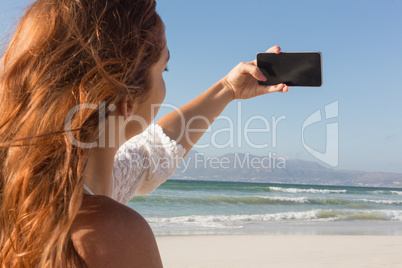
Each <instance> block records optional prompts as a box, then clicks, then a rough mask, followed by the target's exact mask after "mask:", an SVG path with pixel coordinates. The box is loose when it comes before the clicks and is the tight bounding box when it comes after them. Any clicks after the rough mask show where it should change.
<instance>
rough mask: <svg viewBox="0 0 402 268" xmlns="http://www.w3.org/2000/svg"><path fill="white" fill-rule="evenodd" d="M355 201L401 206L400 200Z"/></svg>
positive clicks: (401, 201)
mask: <svg viewBox="0 0 402 268" xmlns="http://www.w3.org/2000/svg"><path fill="white" fill-rule="evenodd" d="M356 201H363V202H368V203H376V204H384V205H397V204H402V200H371V199H356Z"/></svg>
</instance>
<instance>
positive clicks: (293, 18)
mask: <svg viewBox="0 0 402 268" xmlns="http://www.w3.org/2000/svg"><path fill="white" fill-rule="evenodd" d="M157 2H158V12H159V13H160V15H161V16H162V19H163V20H164V22H165V24H166V33H167V39H168V46H169V50H170V53H171V61H170V63H169V64H168V67H169V72H168V73H166V74H165V81H166V84H167V97H166V99H165V103H166V104H170V105H174V106H180V105H183V104H185V103H186V102H188V101H190V100H191V99H193V98H194V97H196V96H197V95H199V94H201V93H202V92H203V91H205V90H206V89H208V88H209V87H210V86H211V85H213V84H214V83H215V82H216V81H218V80H219V79H220V78H221V77H223V76H224V75H226V74H227V73H228V72H229V71H230V70H231V69H232V68H233V67H234V66H236V65H237V64H238V63H239V62H241V61H251V60H253V59H255V55H256V53H257V52H263V51H265V50H266V49H268V48H269V47H270V46H273V45H280V46H281V47H282V51H284V52H296V51H320V52H321V53H322V55H323V81H324V84H323V86H322V87H320V88H291V90H290V92H289V93H287V94H270V95H265V96H260V97H258V98H255V99H250V100H245V101H234V102H233V103H231V104H230V105H229V106H228V107H227V109H226V110H225V111H224V112H223V115H225V116H227V117H228V118H231V120H233V123H234V126H235V128H234V130H235V132H234V134H233V139H234V140H235V141H236V144H235V145H236V146H233V147H230V146H226V147H224V148H216V146H215V147H214V146H209V147H208V148H205V149H199V151H202V152H204V153H205V154H206V155H209V156H215V155H222V154H224V153H228V152H250V153H253V154H257V155H268V154H269V152H271V153H275V154H276V155H277V156H278V157H286V158H300V159H306V160H311V161H316V162H318V163H320V164H323V165H324V166H327V165H326V164H325V163H323V162H322V161H320V160H319V159H316V158H315V157H313V156H312V155H310V154H309V152H307V150H306V149H305V147H304V146H303V143H302V135H301V132H302V125H303V123H304V122H305V120H306V119H307V118H308V117H309V116H310V115H311V114H313V113H314V112H316V111H317V110H320V109H321V110H322V111H324V107H325V106H326V105H328V104H330V103H333V102H334V101H338V111H339V116H338V117H336V118H332V119H329V120H323V121H322V122H318V123H316V124H314V125H311V126H309V127H308V128H306V130H305V133H304V135H305V136H304V138H305V140H304V141H305V143H306V144H308V145H309V146H310V147H311V148H314V149H315V150H317V151H320V152H325V149H326V136H327V133H326V124H327V123H337V124H338V127H339V142H338V145H339V164H338V166H337V167H336V168H337V169H354V170H366V171H385V172H398V173H402V156H401V149H402V126H401V118H402V109H401V106H400V102H401V101H402V75H401V74H402V49H401V48H402V34H401V29H400V28H401V26H402V16H401V15H400V14H401V12H402V1H401V0H394V1H391V0H381V1H369V0H366V1H355V0H349V1H346V0H338V1H322V0H321V1H300V0H299V1H295V0H293V1H290V0H289V1H263V0H258V1H257V0H248V1H245V0H243V1H238V0H231V1H222V0H221V1H218V0H215V1H213V0H204V1H184V0H181V1H178V0H169V1H166V0H159V1H157ZM26 3H28V1H26V0H15V1H13V2H5V3H2V5H1V6H0V19H1V21H0V29H2V30H1V31H0V34H1V36H2V37H4V36H5V34H6V33H7V31H9V30H10V27H12V25H13V23H15V21H16V19H15V18H16V17H18V16H20V15H21V8H23V7H24V6H25V5H26ZM239 103H240V104H239ZM239 105H241V118H242V119H241V121H242V124H240V129H242V128H244V125H245V122H246V121H247V120H248V119H250V118H253V117H254V118H255V116H259V117H260V118H261V117H263V118H266V120H267V121H268V122H269V123H271V128H272V124H273V120H272V117H273V116H274V117H275V118H279V117H286V119H285V120H282V121H281V122H280V123H279V124H278V127H277V131H276V141H277V144H276V146H275V147H273V144H272V142H273V133H272V131H271V133H251V134H250V135H249V136H248V138H249V140H251V141H252V142H253V143H254V144H269V147H268V148H262V149H257V148H252V147H251V146H248V145H247V143H246V142H245V137H244V135H243V134H242V135H239V133H238V128H237V126H238V125H239V120H238V116H237V115H238V113H239ZM169 111H170V109H169V108H162V109H161V111H160V114H159V115H158V116H159V117H160V116H163V115H164V114H166V113H167V112H169ZM322 115H323V117H325V114H324V113H322ZM263 126H264V125H263V121H262V120H253V121H252V122H251V123H250V125H249V127H251V128H262V127H263ZM228 127H229V125H228V122H227V121H225V120H218V121H217V122H216V123H215V124H214V125H213V126H212V127H211V130H212V132H211V133H206V134H205V135H204V136H203V138H202V139H201V140H200V141H199V144H201V145H203V144H204V145H205V144H208V143H209V144H211V141H212V140H214V141H215V142H216V143H218V144H221V145H223V144H225V143H226V142H227V141H228V139H229V138H230V134H229V133H228V132H221V133H217V132H216V131H218V130H219V129H222V128H228ZM271 130H272V129H271ZM214 132H215V133H216V134H215V136H213V134H214ZM239 139H240V140H241V141H242V142H241V143H242V144H241V146H237V145H238V144H237V141H238V140H239Z"/></svg>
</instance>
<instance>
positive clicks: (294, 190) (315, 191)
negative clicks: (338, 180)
mask: <svg viewBox="0 0 402 268" xmlns="http://www.w3.org/2000/svg"><path fill="white" fill-rule="evenodd" d="M269 190H270V191H274V192H285V193H313V194H329V193H336V194H343V193H346V192H347V190H329V189H299V188H283V187H269Z"/></svg>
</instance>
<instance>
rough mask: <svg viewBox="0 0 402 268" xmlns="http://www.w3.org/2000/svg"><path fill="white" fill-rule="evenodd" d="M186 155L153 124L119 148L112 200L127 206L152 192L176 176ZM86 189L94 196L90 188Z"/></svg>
mask: <svg viewBox="0 0 402 268" xmlns="http://www.w3.org/2000/svg"><path fill="white" fill-rule="evenodd" d="M185 152H186V150H185V149H184V148H183V146H181V145H180V144H177V143H176V141H174V140H171V139H170V138H169V137H168V136H166V134H165V133H164V132H163V130H162V128H161V127H160V126H159V125H157V124H151V125H150V126H149V127H148V128H147V129H146V130H145V131H144V132H143V133H141V134H140V135H138V136H135V137H133V138H131V139H130V140H128V141H127V142H126V143H125V144H123V145H122V146H121V147H120V148H119V150H118V152H117V154H116V156H115V158H114V167H113V175H112V180H111V186H110V192H109V196H110V197H111V198H113V199H114V200H116V201H118V202H120V203H122V204H127V203H128V201H130V199H131V198H133V196H134V195H145V194H148V193H150V192H152V191H153V190H155V189H156V188H157V187H158V186H159V185H161V184H162V183H164V182H165V181H166V180H167V179H168V178H169V177H170V176H172V175H173V173H174V172H175V170H176V169H177V166H178V165H179V163H180V161H181V160H182V159H183V155H184V154H185ZM84 188H85V190H86V191H87V192H88V193H90V194H93V193H92V191H91V190H90V189H89V188H88V187H87V186H86V185H84Z"/></svg>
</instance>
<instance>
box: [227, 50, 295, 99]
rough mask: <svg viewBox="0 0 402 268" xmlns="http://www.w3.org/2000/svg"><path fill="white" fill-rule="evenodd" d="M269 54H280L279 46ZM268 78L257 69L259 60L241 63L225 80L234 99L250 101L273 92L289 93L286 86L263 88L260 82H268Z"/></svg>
mask: <svg viewBox="0 0 402 268" xmlns="http://www.w3.org/2000/svg"><path fill="white" fill-rule="evenodd" d="M267 52H274V53H276V54H279V53H280V52H281V48H280V47H279V46H274V47H271V48H270V49H268V50H267ZM266 80H267V78H266V77H265V76H264V75H263V74H262V72H261V71H260V69H259V68H258V67H257V60H254V61H251V62H247V63H245V62H242V63H239V64H238V65H237V66H236V67H235V68H234V69H233V70H232V71H230V73H229V74H228V75H227V76H225V77H224V78H223V81H224V83H225V86H226V87H227V88H228V89H229V90H231V91H232V93H233V99H249V98H253V97H256V96H260V95H263V94H266V93H272V92H288V91H289V87H288V86H287V85H285V84H279V85H276V86H263V85H260V84H258V81H266Z"/></svg>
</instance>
